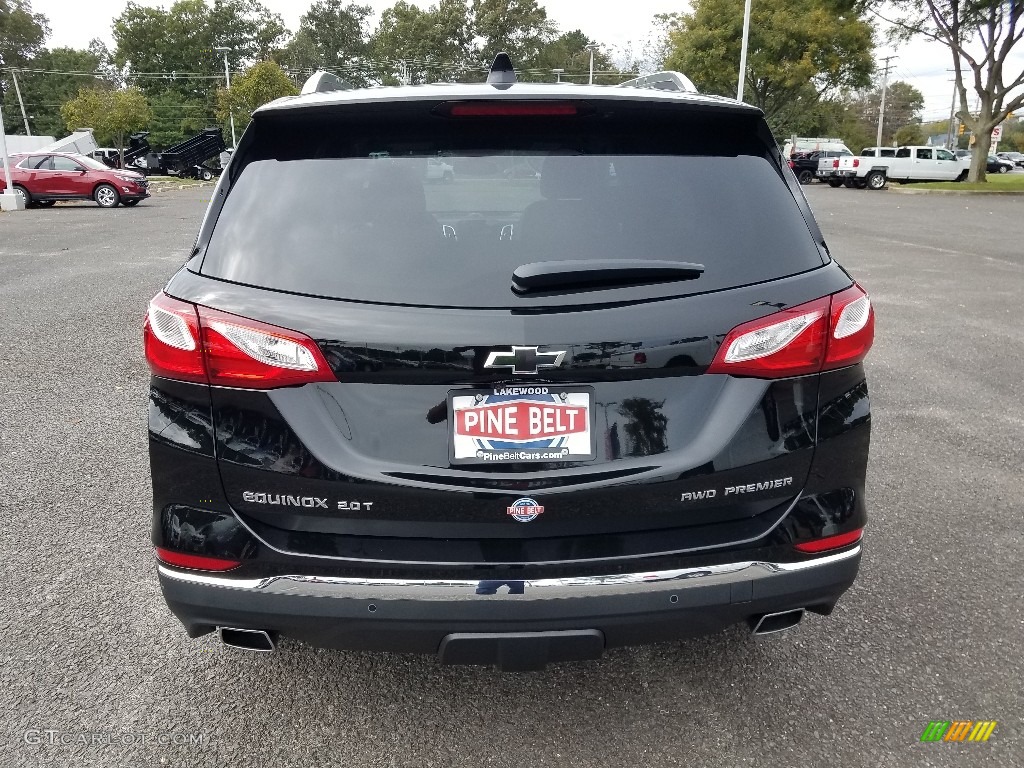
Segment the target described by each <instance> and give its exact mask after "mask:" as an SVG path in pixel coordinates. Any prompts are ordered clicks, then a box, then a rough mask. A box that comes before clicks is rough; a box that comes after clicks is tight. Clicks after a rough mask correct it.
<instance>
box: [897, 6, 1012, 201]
mask: <svg viewBox="0 0 1024 768" xmlns="http://www.w3.org/2000/svg"><path fill="white" fill-rule="evenodd" d="M892 4H893V5H894V6H895V7H896V14H895V15H894V16H893V17H892V18H886V17H884V16H880V18H883V19H885V20H886V21H890V22H892V23H893V24H895V29H894V30H893V36H894V37H895V38H896V39H908V38H911V37H914V36H921V37H925V38H927V39H929V40H934V41H935V42H937V43H941V44H942V45H944V46H946V48H948V49H949V51H950V54H951V55H952V57H953V71H954V83H955V86H954V87H955V89H956V93H957V97H958V106H959V110H958V111H957V113H956V115H957V117H959V118H960V119H961V120H962V121H963V122H964V124H965V125H966V126H967V128H968V129H969V130H970V131H972V132H973V134H974V136H975V142H976V143H975V145H974V152H973V155H972V158H971V168H970V170H969V171H968V174H967V180H968V181H971V182H978V181H984V180H985V158H986V157H987V156H988V154H989V151H990V150H991V147H992V136H991V134H992V129H993V128H995V127H996V126H997V125H999V124H1000V123H1002V122H1003V120H1005V119H1006V117H1007V115H1008V114H1009V113H1010V112H1013V111H1014V110H1017V109H1020V108H1021V107H1024V91H1022V90H1021V86H1024V67H1022V66H1021V65H1020V63H1019V61H1020V60H1019V58H1018V57H1017V56H1016V54H1015V52H1014V48H1015V47H1016V46H1017V44H1018V43H1019V42H1020V40H1021V37H1022V36H1024V22H1022V19H1021V15H1022V14H1024V3H1020V2H1000V1H997V0H971V1H970V2H966V3H965V2H962V1H961V0H894V2H893V3H892ZM1018 70H1019V71H1018ZM968 78H969V80H968ZM968 88H971V90H972V91H973V92H974V95H975V96H976V97H977V102H978V110H977V112H974V113H972V112H971V111H970V106H969V104H968V97H967V89H968Z"/></svg>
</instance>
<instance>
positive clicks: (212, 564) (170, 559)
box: [156, 547, 242, 571]
mask: <svg viewBox="0 0 1024 768" xmlns="http://www.w3.org/2000/svg"><path fill="white" fill-rule="evenodd" d="M156 558H157V560H159V561H160V562H161V563H164V564H165V565H173V566H175V567H177V568H191V569H193V570H196V571H230V570H231V569H232V568H237V567H238V566H240V565H241V564H242V561H241V560H224V559H221V558H219V557H204V556H203V555H189V554H185V553H184V552H175V551H173V550H170V549H164V548H163V547H157V548H156Z"/></svg>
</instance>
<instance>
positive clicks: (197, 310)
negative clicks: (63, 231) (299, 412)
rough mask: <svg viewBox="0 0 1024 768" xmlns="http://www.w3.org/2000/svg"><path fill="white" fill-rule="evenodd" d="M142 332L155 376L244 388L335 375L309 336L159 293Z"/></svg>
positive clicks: (330, 378)
mask: <svg viewBox="0 0 1024 768" xmlns="http://www.w3.org/2000/svg"><path fill="white" fill-rule="evenodd" d="M144 334H145V342H146V360H147V361H148V362H149V365H150V368H151V369H152V371H153V373H154V374H156V375H157V376H165V377H167V378H171V379H178V380H182V381H200V382H203V383H207V382H208V383H210V384H214V385H216V386H226V387H245V388H248V389H272V388H274V387H288V386H294V385H298V384H309V383H311V382H316V381H337V379H336V378H335V376H334V374H333V373H332V372H331V369H330V366H328V364H327V361H326V360H325V359H324V356H323V354H322V353H321V352H320V348H319V347H318V346H317V344H316V342H315V341H313V340H312V339H311V338H309V337H308V336H306V335H304V334H301V333H298V332H296V331H290V330H288V329H287V328H279V327H278V326H276V325H269V324H268V323H262V322H260V321H258V320H250V319H248V318H245V317H240V316H238V315H232V314H228V313H227V312H221V311H219V310H216V309H210V308H209V307H203V306H196V305H193V304H189V303H187V302H184V301H180V300H178V299H173V298H171V297H170V296H167V295H166V294H163V293H160V294H157V295H156V296H155V297H154V298H153V301H151V302H150V311H149V315H148V316H147V318H146V326H145V331H144Z"/></svg>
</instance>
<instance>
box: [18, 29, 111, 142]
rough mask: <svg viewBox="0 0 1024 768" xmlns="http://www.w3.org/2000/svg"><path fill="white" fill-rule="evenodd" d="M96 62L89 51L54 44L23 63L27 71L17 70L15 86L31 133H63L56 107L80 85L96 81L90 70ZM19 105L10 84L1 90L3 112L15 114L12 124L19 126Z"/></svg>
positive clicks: (70, 96)
mask: <svg viewBox="0 0 1024 768" xmlns="http://www.w3.org/2000/svg"><path fill="white" fill-rule="evenodd" d="M98 66H99V60H98V59H97V58H96V56H95V55H93V54H92V53H90V52H89V51H85V50H76V49H74V48H54V49H52V50H45V49H44V50H43V51H41V52H40V53H38V54H37V55H36V56H34V57H33V58H32V59H31V61H29V62H28V63H27V65H26V70H28V71H20V72H18V86H19V88H20V89H21V97H22V101H23V102H24V104H25V111H26V113H27V114H28V117H29V124H30V125H31V127H32V132H33V133H35V134H42V135H44V136H46V135H49V136H63V135H64V134H63V130H64V119H63V118H62V117H61V114H60V107H61V105H62V104H64V103H65V102H66V101H69V100H70V99H72V98H74V96H75V94H76V93H77V92H78V89H79V88H81V87H82V86H83V85H93V84H95V83H96V76H95V74H94V73H95V72H96V71H97V67H98ZM32 70H45V71H42V72H34V71H32ZM51 73H79V74H51ZM20 109H21V107H20V105H19V104H18V98H17V95H16V94H15V92H14V89H13V88H12V89H10V90H8V91H7V92H6V93H5V94H4V115H5V117H8V116H11V117H14V118H16V123H15V124H16V125H19V126H21V125H23V123H22V122H21V114H20ZM5 122H6V121H5Z"/></svg>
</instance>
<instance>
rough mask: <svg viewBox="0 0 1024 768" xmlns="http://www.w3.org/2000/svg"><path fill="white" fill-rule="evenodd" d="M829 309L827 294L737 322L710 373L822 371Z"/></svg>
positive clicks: (765, 374) (766, 375)
mask: <svg viewBox="0 0 1024 768" xmlns="http://www.w3.org/2000/svg"><path fill="white" fill-rule="evenodd" d="M828 311H829V297H828V296H826V297H824V298H821V299H815V300H814V301H810V302H808V303H806V304H801V305H799V306H796V307H792V308H790V309H784V310H782V311H781V312H776V313H774V314H771V315H768V316H767V317H762V318H761V319H759V320H753V321H751V322H749V323H743V325H738V326H736V327H735V328H733V329H732V330H731V331H729V335H727V336H726V337H725V341H723V342H722V346H721V347H720V348H719V350H718V354H717V355H715V359H714V362H712V363H711V366H710V367H709V368H708V373H728V374H731V375H733V376H757V377H758V378H767V379H773V378H783V377H785V376H799V375H801V374H804V373H815V372H817V371H820V370H821V363H822V360H824V358H825V336H826V331H827V330H828V329H827V324H828Z"/></svg>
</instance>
